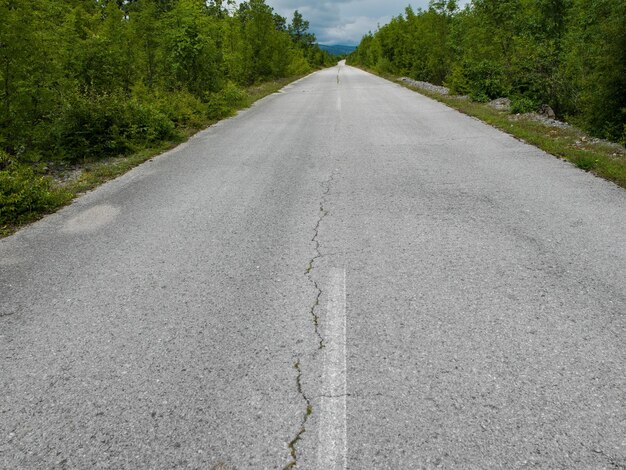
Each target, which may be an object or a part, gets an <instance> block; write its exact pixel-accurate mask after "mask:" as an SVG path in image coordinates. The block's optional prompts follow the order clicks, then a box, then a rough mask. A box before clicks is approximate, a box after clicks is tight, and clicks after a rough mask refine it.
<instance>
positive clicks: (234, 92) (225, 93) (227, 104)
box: [207, 82, 247, 119]
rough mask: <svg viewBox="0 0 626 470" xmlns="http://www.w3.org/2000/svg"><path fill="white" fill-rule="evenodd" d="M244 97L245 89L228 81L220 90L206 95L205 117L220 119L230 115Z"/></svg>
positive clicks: (243, 100) (239, 105)
mask: <svg viewBox="0 0 626 470" xmlns="http://www.w3.org/2000/svg"><path fill="white" fill-rule="evenodd" d="M246 98H247V95H246V92H245V91H243V90H241V89H240V88H239V87H237V85H235V84H234V83H232V82H228V83H226V85H225V86H224V88H223V89H222V90H221V91H219V92H217V93H209V94H208V95H207V117H208V118H209V119H221V118H224V117H228V116H232V114H233V113H234V112H235V110H236V109H238V108H239V107H241V105H242V104H243V103H244V102H245V100H246Z"/></svg>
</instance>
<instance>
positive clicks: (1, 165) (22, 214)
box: [0, 151, 70, 230]
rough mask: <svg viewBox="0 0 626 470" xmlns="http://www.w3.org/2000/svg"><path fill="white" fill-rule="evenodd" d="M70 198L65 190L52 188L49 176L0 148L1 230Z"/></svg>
mask: <svg viewBox="0 0 626 470" xmlns="http://www.w3.org/2000/svg"><path fill="white" fill-rule="evenodd" d="M69 198H70V196H69V194H68V193H66V192H64V191H60V190H58V189H54V188H53V187H52V183H51V181H50V179H49V178H46V177H45V176H40V175H37V174H36V173H35V171H34V170H33V168H31V167H30V166H26V165H23V164H20V163H18V162H16V161H15V160H12V159H10V158H9V156H8V155H7V154H6V153H5V152H3V151H0V230H1V229H2V228H3V227H5V226H7V225H10V224H16V223H19V222H22V221H27V220H30V219H31V218H32V217H33V215H36V214H39V213H45V212H49V211H51V210H53V209H55V208H57V207H59V206H60V205H62V204H64V203H65V202H67V201H68V200H69Z"/></svg>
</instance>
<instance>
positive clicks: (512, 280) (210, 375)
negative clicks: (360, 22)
mask: <svg viewBox="0 0 626 470" xmlns="http://www.w3.org/2000/svg"><path fill="white" fill-rule="evenodd" d="M625 280H626V192H625V191H624V190H622V189H620V188H618V187H616V186H614V185H613V184H611V183H608V182H605V181H603V180H600V179H598V178H595V177H594V176H592V175H590V174H587V173H584V172H582V171H580V170H578V169H576V168H574V167H573V166H571V165H569V164H567V163H564V162H562V161H560V160H557V159H556V158H554V157H551V156H548V155H546V154H544V153H542V152H541V151H538V150H537V149H535V148H533V147H530V146H528V145H525V144H523V143H521V142H519V141H517V140H515V139H513V138H512V137H510V136H508V135H506V134H503V133H501V132H499V131H497V130H495V129H493V128H491V127H489V126H486V125H484V124H482V123H480V122H478V121H476V120H474V119H471V118H468V117H466V116H464V115H461V114H459V113H457V112H456V111H453V110H451V109H448V108H446V107H445V106H443V105H441V104H439V103H436V102H434V101H431V100H429V99H427V98H424V97H422V96H420V95H418V94H416V93H414V92H412V91H409V90H407V89H405V88H402V87H401V86H399V85H397V84H393V83H390V82H387V81H384V80H381V79H379V78H376V77H374V76H372V75H369V74H366V73H364V72H362V71H359V70H357V69H354V68H350V67H346V66H340V67H336V68H332V69H328V70H324V71H322V72H319V73H316V74H314V75H312V76H310V77H308V78H306V79H303V80H301V81H299V82H297V83H295V84H292V85H291V86H289V87H287V88H286V89H284V90H283V91H282V92H281V93H278V94H275V95H272V96H270V97H268V98H266V99H264V100H262V101H261V102H259V103H257V104H256V105H255V106H253V107H252V108H251V109H249V110H247V111H245V112H242V113H241V114H240V115H238V116H237V117H235V118H233V119H230V120H227V121H224V122H222V123H220V124H218V125H216V126H213V127H211V128H209V129H207V130H206V131H204V132H202V133H200V134H198V135H197V136H196V137H194V138H193V139H191V140H190V141H189V142H188V143H187V144H186V145H183V146H181V147H179V148H177V149H175V150H173V151H171V152H169V153H167V154H165V155H163V156H161V157H159V158H156V159H154V161H152V162H149V163H146V164H145V165H142V166H141V167H138V168H136V169H135V170H133V171H131V172H130V173H128V174H126V175H125V176H123V177H121V178H119V179H117V180H115V181H113V182H111V183H109V184H106V185H104V186H102V187H101V188H99V189H98V190H96V191H93V192H92V193H89V194H87V195H86V196H84V197H82V198H80V199H79V200H77V201H76V202H75V203H74V204H72V205H71V206H69V207H67V208H65V209H64V210H62V211H60V212H59V213H57V214H55V215H52V216H49V217H47V218H45V219H44V220H42V221H40V222H39V223H36V224H34V225H32V226H30V227H28V228H26V229H24V230H22V231H20V232H19V233H17V234H16V235H14V236H12V237H10V238H7V239H4V240H2V241H0V292H1V297H0V467H1V468H3V469H40V468H41V469H44V468H45V469H50V468H59V469H65V468H67V469H73V468H81V469H82V468H128V469H131V468H132V469H136V468H146V469H173V468H198V469H211V468H215V469H220V470H221V469H248V468H249V469H261V468H268V469H282V468H301V469H338V468H351V469H366V468H367V469H369V468H380V469H383V468H393V469H400V468H402V469H416V468H436V467H442V468H463V469H467V468H477V469H478V468H480V469H483V468H507V469H521V468H534V467H540V468H581V469H583V468H584V469H589V468H594V469H600V468H607V469H610V468H624V466H625V465H626V403H625V390H626V366H625V365H626V341H625V340H626V289H625Z"/></svg>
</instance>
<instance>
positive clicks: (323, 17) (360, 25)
mask: <svg viewBox="0 0 626 470" xmlns="http://www.w3.org/2000/svg"><path fill="white" fill-rule="evenodd" d="M266 3H267V4H268V5H270V6H271V7H272V8H274V11H276V12H277V13H278V14H280V15H281V16H284V17H286V18H287V20H288V21H291V18H292V17H293V12H294V10H298V11H299V12H300V13H302V15H303V16H304V18H305V19H306V20H308V21H309V22H310V24H311V27H310V31H311V32H313V33H315V35H316V36H317V42H319V43H320V44H345V45H355V46H356V45H357V44H358V43H359V42H361V38H362V37H363V35H365V34H367V33H368V32H369V31H372V32H374V31H376V29H377V28H378V25H380V26H383V25H385V24H387V23H388V22H389V21H390V20H391V18H393V17H394V16H398V15H399V14H402V13H404V10H405V8H406V7H407V6H408V5H409V4H410V5H411V6H412V7H413V8H414V9H415V10H417V8H418V7H421V8H423V9H426V8H428V0H413V1H410V0H333V1H330V0H266ZM465 3H467V0H466V1H460V2H459V4H460V5H461V6H462V5H464V4H465Z"/></svg>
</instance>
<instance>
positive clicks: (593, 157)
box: [367, 69, 626, 189]
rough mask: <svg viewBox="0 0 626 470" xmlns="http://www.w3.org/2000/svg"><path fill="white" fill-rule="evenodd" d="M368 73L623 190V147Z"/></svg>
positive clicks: (534, 118) (625, 178) (533, 117)
mask: <svg viewBox="0 0 626 470" xmlns="http://www.w3.org/2000/svg"><path fill="white" fill-rule="evenodd" d="M367 71H368V72H370V73H373V74H375V75H378V76H379V77H381V78H384V79H386V80H389V81H392V82H394V83H398V84H400V85H402V86H404V87H405V88H408V89H409V90H412V91H415V92H417V93H420V94H422V95H424V96H427V97H429V98H432V99H434V100H436V101H439V102H441V103H444V104H446V105H447V106H449V107H451V108H454V109H456V110H457V111H460V112H462V113H464V114H467V115H468V116H472V117H475V118H478V119H480V120H481V121H483V122H485V123H487V124H490V125H491V126H493V127H495V128H497V129H500V130H502V131H504V132H506V133H507V134H510V135H512V136H513V137H515V138H517V139H519V140H521V141H523V142H526V143H528V144H531V145H534V146H536V147H538V148H540V149H541V150H543V151H545V152H547V153H549V154H551V155H554V156H555V157H557V158H561V159H564V160H567V161H569V162H571V163H572V164H574V165H575V166H577V167H578V168H580V169H582V170H585V171H588V172H590V173H593V174H594V175H596V176H599V177H601V178H604V179H607V180H609V181H613V182H614V183H616V184H617V185H619V186H621V187H622V188H625V189H626V148H625V147H624V146H622V145H619V144H616V143H612V142H607V141H604V140H600V139H596V138H593V137H591V136H589V135H588V134H586V133H585V132H583V131H581V130H580V129H577V128H576V127H573V126H555V125H553V124H550V123H549V122H543V121H540V120H537V116H536V115H532V114H511V113H509V112H507V111H500V110H497V109H494V108H492V107H491V106H489V105H488V104H487V103H477V102H474V101H471V100H469V99H468V98H467V97H463V96H451V95H442V94H439V93H435V92H431V91H428V90H423V89H417V88H415V87H412V86H410V85H407V84H405V83H402V82H398V81H397V77H395V76H390V75H386V74H380V73H377V72H376V71H374V70H369V69H367Z"/></svg>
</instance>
